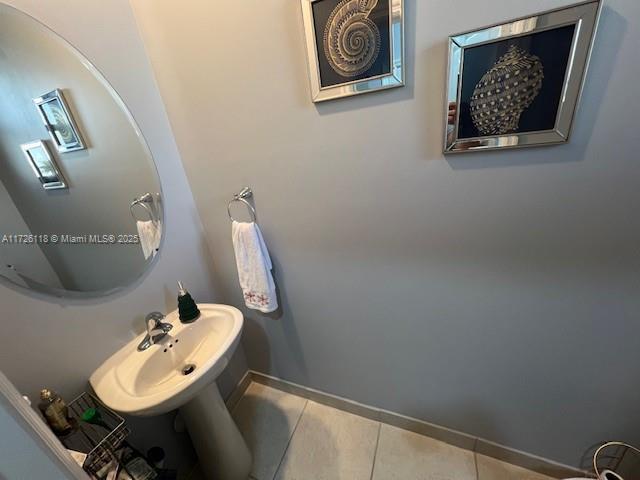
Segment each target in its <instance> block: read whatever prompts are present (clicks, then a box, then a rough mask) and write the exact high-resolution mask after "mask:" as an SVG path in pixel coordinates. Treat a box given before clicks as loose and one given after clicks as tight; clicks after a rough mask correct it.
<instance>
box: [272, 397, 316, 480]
mask: <svg viewBox="0 0 640 480" xmlns="http://www.w3.org/2000/svg"><path fill="white" fill-rule="evenodd" d="M300 398H302V397H300ZM307 405H309V400H308V399H305V402H304V407H302V411H301V412H300V415H299V416H298V420H297V421H296V425H295V427H293V430H292V431H291V436H290V437H289V441H288V442H287V446H286V448H285V449H284V452H282V458H280V462H279V463H278V468H276V471H275V473H274V474H273V478H272V479H271V480H275V478H276V477H277V476H278V472H279V471H280V468H281V467H282V463H283V462H284V457H286V456H287V452H288V451H289V446H290V445H291V441H292V440H293V436H294V435H295V434H296V431H297V430H298V425H300V420H302V416H303V415H304V412H305V411H306V410H307Z"/></svg>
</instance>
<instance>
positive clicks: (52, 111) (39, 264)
mask: <svg viewBox="0 0 640 480" xmlns="http://www.w3.org/2000/svg"><path fill="white" fill-rule="evenodd" d="M0 92H1V94H0V218H1V222H2V223H1V224H0V276H1V277H3V278H4V279H6V280H9V281H10V282H12V283H14V284H17V285H19V286H21V287H24V288H27V289H31V290H35V291H38V292H41V293H50V294H54V295H58V296H81V297H95V296H101V295H106V294H109V293H112V292H115V291H117V290H119V289H121V288H123V287H126V286H127V285H130V284H131V283H132V282H134V281H135V280H136V279H138V278H139V277H140V276H141V275H143V273H144V272H145V271H146V269H147V268H149V266H150V265H151V263H152V262H153V259H154V258H155V256H156V254H157V252H158V249H159V246H160V240H161V237H162V226H163V225H162V223H163V209H162V199H161V195H160V182H159V179H158V175H157V172H156V169H155V165H154V163H153V159H152V158H151V154H150V152H149V149H148V147H147V145H146V143H145V141H144V139H143V137H142V135H141V133H140V131H139V129H138V128H137V126H136V125H135V123H134V121H133V119H132V117H131V115H130V113H129V112H128V111H127V109H126V107H125V106H124V104H123V102H122V101H121V100H120V98H119V97H118V96H117V94H116V93H115V92H114V90H113V89H112V88H111V87H110V86H109V84H108V83H107V81H106V80H105V79H104V78H103V77H102V76H101V75H100V74H99V73H98V71H97V70H96V69H95V68H94V67H93V66H92V65H91V63H90V62H89V61H88V60H87V59H86V58H84V57H83V56H82V55H81V54H80V53H79V52H78V51H77V50H75V49H74V48H73V47H72V46H71V45H69V44H68V43H67V42H66V41H65V40H63V39H62V38H60V37H59V36H58V35H56V34H55V33H53V32H52V31H51V30H49V29H48V28H47V27H45V26H43V25H42V24H40V23H39V22H38V21H36V20H35V19H33V18H31V17H29V16H28V15H26V14H23V13H22V12H19V11H18V10H16V9H14V8H12V7H9V6H6V5H3V4H0ZM39 142H42V144H44V148H45V149H46V151H47V152H48V154H49V155H50V157H51V163H50V164H51V165H54V166H55V168H57V170H58V175H59V177H60V180H62V181H63V182H64V184H65V188H63V189H51V188H43V186H45V182H46V181H51V180H52V178H53V177H52V175H53V174H54V173H55V172H53V170H52V171H47V172H40V171H39V170H37V169H38V168H42V169H44V170H46V165H44V164H43V165H38V164H37V162H35V163H34V162H33V161H32V162H30V161H29V158H28V157H27V156H26V155H25V151H24V148H23V147H22V146H24V145H32V146H33V145H36V144H39ZM41 163H42V162H41ZM34 165H35V167H34ZM34 168H35V169H34ZM34 171H36V175H34ZM38 172H39V173H38ZM52 172H53V173H52ZM53 176H55V175H53ZM43 179H44V180H43ZM54 180H55V179H54Z"/></svg>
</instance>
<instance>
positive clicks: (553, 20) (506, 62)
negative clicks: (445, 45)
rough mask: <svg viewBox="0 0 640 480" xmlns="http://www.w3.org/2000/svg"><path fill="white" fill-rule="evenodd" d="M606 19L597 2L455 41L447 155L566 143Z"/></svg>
mask: <svg viewBox="0 0 640 480" xmlns="http://www.w3.org/2000/svg"><path fill="white" fill-rule="evenodd" d="M599 14H600V1H599V0H592V1H589V2H584V3H580V4H576V5H571V6H569V7H565V8H561V9H557V10H551V11H548V12H544V13H540V14H538V15H533V16H530V17H526V18H520V19H517V20H513V21H510V22H508V23H503V24H500V25H494V26H491V27H486V28H483V29H480V30H474V31H470V32H465V33H461V34H458V35H453V36H451V37H449V69H448V81H447V86H446V88H447V92H446V110H447V120H446V128H445V139H444V152H445V153H458V152H467V151H477V150H490V149H501V148H514V147H525V146H535V145H548V144H557V143H564V142H567V141H568V140H569V135H570V133H571V126H572V123H573V119H574V114H575V111H576V107H577V105H578V100H579V97H580V94H581V91H582V86H583V83H584V79H585V76H586V72H587V66H588V62H589V57H590V54H591V48H592V46H593V42H594V39H595V32H596V26H597V23H598V17H599Z"/></svg>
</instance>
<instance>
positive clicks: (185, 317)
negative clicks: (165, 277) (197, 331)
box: [178, 282, 200, 323]
mask: <svg viewBox="0 0 640 480" xmlns="http://www.w3.org/2000/svg"><path fill="white" fill-rule="evenodd" d="M178 289H179V293H178V312H179V313H180V321H181V322H182V323H192V322H195V321H196V320H197V319H198V317H199V316H200V310H198V305H196V302H195V301H194V300H193V298H191V295H190V294H189V292H187V290H186V289H185V288H184V285H183V284H182V282H178Z"/></svg>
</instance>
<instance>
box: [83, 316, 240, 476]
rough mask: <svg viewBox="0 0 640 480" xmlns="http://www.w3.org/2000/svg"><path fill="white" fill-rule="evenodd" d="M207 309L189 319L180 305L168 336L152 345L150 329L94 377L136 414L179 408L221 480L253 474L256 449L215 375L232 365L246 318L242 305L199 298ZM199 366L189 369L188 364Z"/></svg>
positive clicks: (203, 459) (105, 397)
mask: <svg viewBox="0 0 640 480" xmlns="http://www.w3.org/2000/svg"><path fill="white" fill-rule="evenodd" d="M198 307H199V309H200V312H201V315H200V317H199V318H198V319H197V320H196V321H195V322H193V323H190V324H183V323H181V322H180V320H179V318H178V312H177V311H174V312H171V313H170V314H168V315H167V317H166V319H165V320H164V321H165V322H168V323H171V324H173V329H171V331H170V332H169V333H168V334H167V336H166V337H164V338H163V339H161V340H160V341H158V343H157V344H155V345H152V346H151V347H150V348H148V349H147V350H145V351H142V352H140V351H138V349H137V346H138V344H139V343H140V341H141V340H142V339H143V337H144V334H142V335H140V336H138V337H136V338H135V339H133V340H131V341H130V342H129V343H128V344H127V345H125V346H124V347H123V348H121V349H120V350H119V351H118V352H116V353H115V354H114V355H112V356H111V357H110V358H108V359H107V360H106V361H105V362H104V363H103V364H102V365H101V366H100V367H99V368H98V369H97V370H96V371H95V372H94V373H93V374H92V375H91V377H90V378H89V382H90V383H91V386H92V387H93V389H94V390H95V392H96V394H97V395H98V397H99V398H100V400H101V401H102V402H104V403H105V405H107V406H108V407H110V408H113V409H114V410H116V411H118V412H121V413H126V414H130V415H138V416H152V415H160V414H163V413H166V412H169V411H171V410H174V409H176V408H180V410H181V412H182V415H183V417H184V419H185V422H186V424H187V430H188V431H189V433H190V434H191V436H192V440H193V444H194V447H195V449H196V452H197V453H198V457H199V458H200V463H201V465H202V469H203V473H204V474H205V476H207V477H208V478H211V479H214V478H215V479H217V480H246V478H247V477H248V475H249V473H250V470H251V454H250V453H249V449H248V448H247V446H246V443H245V442H244V439H243V438H242V436H241V434H240V432H239V431H238V428H237V427H236V425H235V423H234V422H233V420H232V418H231V416H230V415H229V412H228V410H227V409H226V407H225V405H224V402H223V400H222V397H221V396H220V392H219V391H218V387H217V385H216V383H215V380H216V378H217V377H218V376H219V375H220V373H221V372H222V371H223V370H224V369H225V367H226V366H227V365H228V363H229V360H230V358H231V355H233V352H234V351H235V349H236V347H237V345H238V343H239V340H240V333H241V332H242V326H243V322H244V318H243V316H242V313H241V312H240V311H239V310H238V309H237V308H235V307H231V306H228V305H215V304H200V305H198ZM190 365H192V366H195V368H194V369H193V371H192V373H189V374H186V375H185V374H184V373H183V370H184V369H185V368H186V367H188V366H190Z"/></svg>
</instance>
